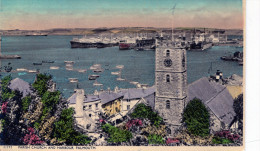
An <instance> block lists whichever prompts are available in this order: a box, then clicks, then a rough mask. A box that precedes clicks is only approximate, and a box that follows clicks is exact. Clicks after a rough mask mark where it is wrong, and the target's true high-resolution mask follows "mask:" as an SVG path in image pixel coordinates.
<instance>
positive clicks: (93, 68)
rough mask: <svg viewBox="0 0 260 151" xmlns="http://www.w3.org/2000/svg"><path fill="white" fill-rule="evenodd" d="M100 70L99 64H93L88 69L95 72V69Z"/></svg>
mask: <svg viewBox="0 0 260 151" xmlns="http://www.w3.org/2000/svg"><path fill="white" fill-rule="evenodd" d="M100 68H101V64H94V65H92V66H91V67H90V68H89V69H90V70H96V69H100Z"/></svg>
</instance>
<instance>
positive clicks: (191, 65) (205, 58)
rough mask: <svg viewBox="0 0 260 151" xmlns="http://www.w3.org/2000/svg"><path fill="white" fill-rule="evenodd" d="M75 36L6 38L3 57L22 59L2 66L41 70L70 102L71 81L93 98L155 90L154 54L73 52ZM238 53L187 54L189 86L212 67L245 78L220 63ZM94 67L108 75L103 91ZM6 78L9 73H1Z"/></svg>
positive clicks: (218, 49)
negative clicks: (70, 64)
mask: <svg viewBox="0 0 260 151" xmlns="http://www.w3.org/2000/svg"><path fill="white" fill-rule="evenodd" d="M72 38H73V36H4V37H2V53H3V54H9V55H11V54H17V55H20V56H21V57H22V59H17V60H1V65H2V67H3V66H7V65H8V63H9V62H10V63H11V65H10V66H12V68H13V69H17V68H26V69H30V70H35V69H40V72H41V73H50V74H51V75H53V79H54V81H55V82H56V83H57V88H58V89H59V90H60V91H61V92H62V93H63V94H64V96H65V97H66V98H67V97H69V96H71V94H72V93H73V90H74V88H76V84H75V83H70V82H69V80H68V78H78V80H79V84H78V86H79V88H83V89H85V93H88V94H91V93H93V92H94V90H96V89H101V88H102V89H108V88H110V89H114V87H115V86H118V87H119V88H133V87H135V85H133V84H131V83H129V82H130V81H136V82H139V83H142V84H148V85H150V86H152V85H153V84H154V69H155V67H154V66H155V65H154V59H155V56H154V55H155V53H154V51H135V50H124V51H122V50H121V51H120V50H119V49H118V47H111V48H102V49H96V48H91V49H71V48H70V43H69V42H70V40H72ZM235 51H243V48H236V47H229V46H214V47H212V48H211V49H208V50H207V51H203V52H190V51H188V52H187V65H188V69H187V72H188V83H192V82H194V81H196V80H198V79H200V78H201V77H205V76H209V73H208V69H209V68H210V67H211V64H212V71H210V74H215V72H216V70H221V71H222V72H223V74H224V76H225V77H227V76H230V75H232V74H238V75H240V76H242V74H243V67H242V66H239V65H238V63H237V62H227V61H222V60H220V57H221V56H223V55H229V54H233V53H234V52H235ZM42 60H53V61H55V62H54V63H50V64H43V65H38V66H35V65H33V63H34V62H36V63H37V62H41V61H42ZM64 61H75V64H74V69H87V72H85V73H79V72H77V71H69V70H66V67H65V63H64ZM93 64H101V65H102V68H103V69H105V70H104V72H101V73H98V74H99V75H100V77H99V78H98V79H97V81H98V82H99V83H102V84H103V87H97V86H93V83H94V81H90V80H88V76H89V75H91V74H96V73H94V72H93V71H91V70H90V69H89V68H90V66H92V65H93ZM117 65H124V69H123V70H122V78H124V79H126V80H127V81H117V80H116V78H117V77H118V76H116V75H111V72H114V71H118V69H116V66H117ZM50 66H59V67H60V68H59V70H50ZM1 74H2V76H5V75H7V73H1ZM8 74H11V75H12V77H13V78H16V77H19V78H21V79H23V80H25V81H27V82H30V83H32V82H33V80H34V78H35V74H34V73H23V72H20V73H18V72H12V73H8Z"/></svg>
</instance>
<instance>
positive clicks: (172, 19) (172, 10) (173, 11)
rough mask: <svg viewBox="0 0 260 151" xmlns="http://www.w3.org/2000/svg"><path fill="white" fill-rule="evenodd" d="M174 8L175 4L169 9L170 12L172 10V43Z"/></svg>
mask: <svg viewBox="0 0 260 151" xmlns="http://www.w3.org/2000/svg"><path fill="white" fill-rule="evenodd" d="M175 7H176V4H174V6H173V7H172V8H171V10H172V41H174V37H173V16H174V11H175Z"/></svg>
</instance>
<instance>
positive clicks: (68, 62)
mask: <svg viewBox="0 0 260 151" xmlns="http://www.w3.org/2000/svg"><path fill="white" fill-rule="evenodd" d="M64 63H66V64H74V63H75V62H74V61H64Z"/></svg>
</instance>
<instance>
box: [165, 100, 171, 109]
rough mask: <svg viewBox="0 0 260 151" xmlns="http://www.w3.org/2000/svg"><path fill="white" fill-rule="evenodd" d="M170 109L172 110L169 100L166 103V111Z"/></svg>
mask: <svg viewBox="0 0 260 151" xmlns="http://www.w3.org/2000/svg"><path fill="white" fill-rule="evenodd" d="M170 108H171V104H170V101H169V100H167V101H166V109H170Z"/></svg>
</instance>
